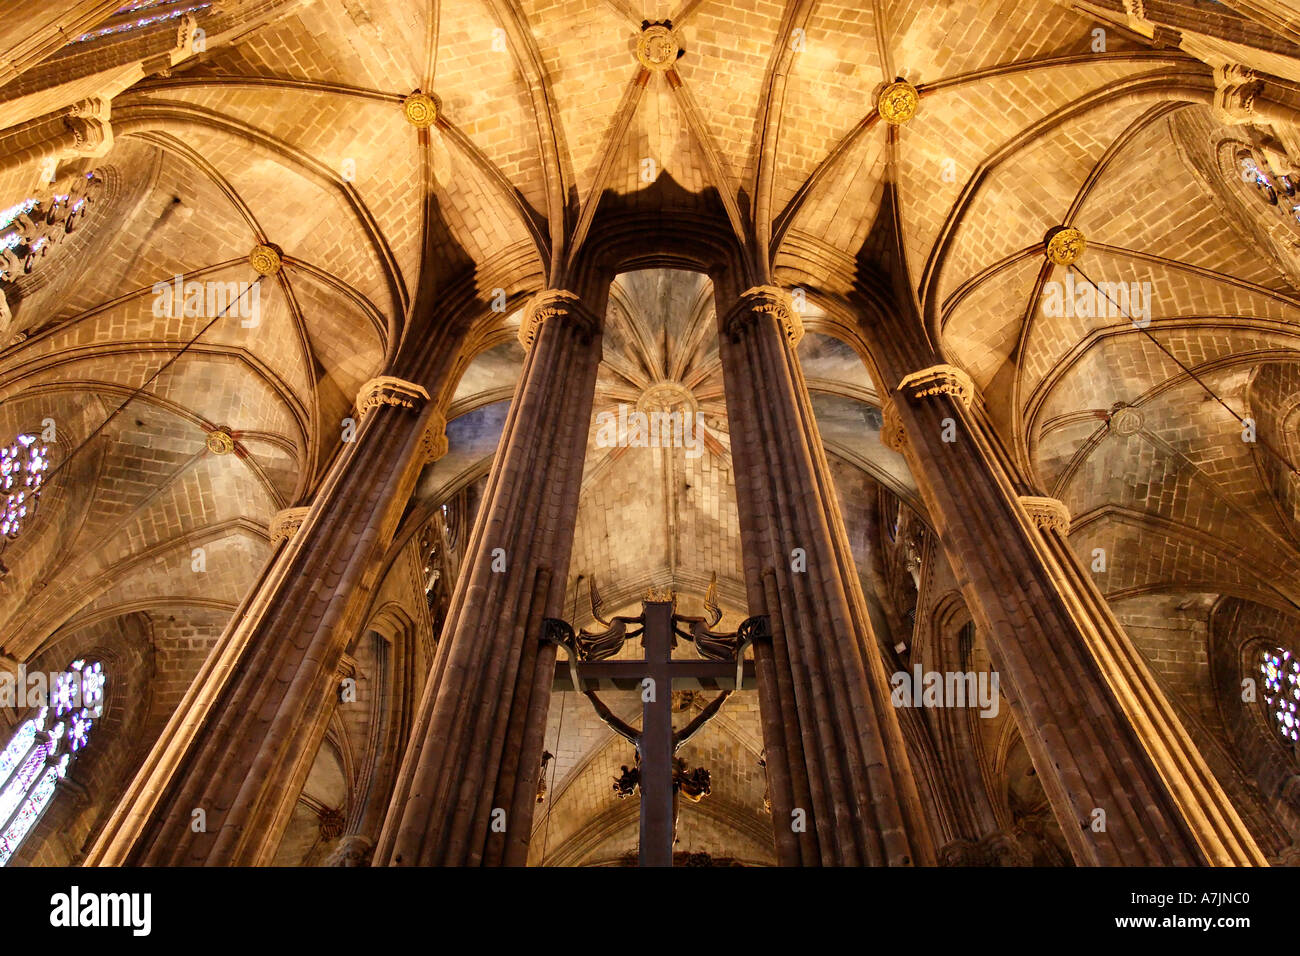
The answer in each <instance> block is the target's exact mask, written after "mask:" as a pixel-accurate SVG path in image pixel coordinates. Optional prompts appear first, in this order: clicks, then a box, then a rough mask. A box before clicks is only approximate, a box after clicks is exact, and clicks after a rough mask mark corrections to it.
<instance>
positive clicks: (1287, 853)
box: [1270, 843, 1300, 866]
mask: <svg viewBox="0 0 1300 956" xmlns="http://www.w3.org/2000/svg"><path fill="white" fill-rule="evenodd" d="M1270 865H1272V866H1300V843H1292V844H1291V845H1290V846H1288V847H1284V848H1283V849H1282V852H1280V853H1279V854H1278V855H1277V856H1276V857H1275V858H1274V859H1273V861H1272V863H1271V864H1270Z"/></svg>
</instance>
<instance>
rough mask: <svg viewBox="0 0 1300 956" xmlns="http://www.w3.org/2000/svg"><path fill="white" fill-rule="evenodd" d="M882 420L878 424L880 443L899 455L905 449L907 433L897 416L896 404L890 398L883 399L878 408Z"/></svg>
mask: <svg viewBox="0 0 1300 956" xmlns="http://www.w3.org/2000/svg"><path fill="white" fill-rule="evenodd" d="M880 415H881V418H882V422H881V425H880V443H881V444H882V445H884V446H885V447H886V448H888V449H890V450H891V451H896V452H898V453H899V454H900V455H901V454H903V452H904V451H906V449H907V433H906V432H905V431H903V423H902V422H901V421H899V418H898V406H897V405H895V404H894V403H893V402H892V401H891V400H890V399H888V398H887V399H885V401H884V403H883V404H882V405H881V408H880Z"/></svg>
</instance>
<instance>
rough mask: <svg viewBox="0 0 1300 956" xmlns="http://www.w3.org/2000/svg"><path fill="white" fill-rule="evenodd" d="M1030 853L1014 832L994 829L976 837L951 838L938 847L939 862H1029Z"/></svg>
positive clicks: (1011, 864)
mask: <svg viewBox="0 0 1300 956" xmlns="http://www.w3.org/2000/svg"><path fill="white" fill-rule="evenodd" d="M1032 864H1033V856H1032V854H1031V853H1030V852H1029V851H1028V850H1027V849H1026V848H1025V847H1024V846H1023V845H1022V844H1021V842H1020V841H1019V840H1018V839H1017V838H1016V835H1015V834H1014V833H1008V832H1006V831H1004V830H997V831H994V832H993V833H990V834H988V835H987V836H985V837H982V838H981V839H979V840H953V841H952V842H951V843H948V844H947V845H945V846H943V847H942V848H940V850H939V865H940V866H1031V865H1032Z"/></svg>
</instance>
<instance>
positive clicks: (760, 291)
mask: <svg viewBox="0 0 1300 956" xmlns="http://www.w3.org/2000/svg"><path fill="white" fill-rule="evenodd" d="M760 315H770V316H772V317H773V318H775V319H776V322H777V325H779V326H780V327H781V330H782V331H783V332H784V333H785V337H786V339H787V340H788V341H789V343H790V347H791V348H794V347H795V346H796V345H798V344H799V340H800V339H801V338H803V320H802V319H801V318H799V313H798V312H796V311H795V308H794V302H793V300H792V299H791V298H790V293H788V292H786V291H785V290H784V289H782V288H779V287H778V286H774V285H756V286H754V287H753V288H751V289H746V290H745V291H744V292H742V293H741V294H740V298H739V299H738V300H737V301H736V304H735V305H734V306H733V307H732V309H731V311H730V312H729V313H728V314H727V319H726V324H725V328H726V331H727V335H728V336H730V337H731V338H732V339H733V340H734V339H738V338H739V337H740V335H741V333H742V332H744V331H745V330H746V329H747V328H749V327H751V326H752V325H753V324H754V322H755V320H756V319H757V317H758V316H760Z"/></svg>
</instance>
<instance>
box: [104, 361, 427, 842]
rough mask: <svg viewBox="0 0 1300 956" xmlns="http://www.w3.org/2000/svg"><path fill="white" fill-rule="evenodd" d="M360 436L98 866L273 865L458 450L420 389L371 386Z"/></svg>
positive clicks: (161, 751)
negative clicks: (424, 486) (353, 652)
mask: <svg viewBox="0 0 1300 956" xmlns="http://www.w3.org/2000/svg"><path fill="white" fill-rule="evenodd" d="M357 407H358V411H359V414H360V417H361V422H360V427H359V428H358V430H357V432H356V436H355V441H354V442H353V443H351V444H350V445H348V446H346V447H345V450H344V452H343V454H342V455H340V458H339V461H338V462H337V463H336V464H335V466H334V467H333V468H332V470H331V472H330V474H329V476H328V477H327V478H326V480H325V482H324V484H323V485H322V487H321V488H320V490H319V492H318V493H317V495H316V499H315V501H314V502H313V504H312V506H311V508H310V509H309V510H307V511H306V513H305V515H304V513H303V512H302V511H301V510H300V509H290V510H289V511H288V512H282V513H281V514H280V515H278V516H277V518H276V520H275V522H273V524H274V527H273V529H272V537H273V539H274V544H275V546H276V547H277V549H278V550H277V551H276V552H275V554H274V558H273V560H272V561H271V562H269V563H268V565H267V567H266V569H265V570H264V571H263V574H262V578H261V580H260V582H259V583H258V586H257V587H256V588H255V589H254V590H253V592H252V593H251V594H250V595H249V597H248V598H247V599H246V600H245V601H244V603H243V604H242V605H241V606H240V607H239V609H238V610H237V611H236V612H235V614H234V615H233V617H232V619H231V624H230V626H229V628H228V629H227V631H226V633H225V634H224V635H223V637H222V640H221V642H220V644H219V645H218V647H217V648H216V649H215V650H214V652H213V654H211V655H210V656H209V658H208V660H207V661H206V662H205V663H204V665H203V668H202V669H201V671H200V673H199V675H198V676H197V677H196V679H195V681H194V684H193V685H192V687H191V689H190V691H189V692H188V693H187V694H186V696H185V699H184V700H183V701H182V703H181V705H180V707H179V708H178V709H177V711H176V713H175V714H174V715H173V717H172V719H171V721H170V722H169V724H168V726H167V728H166V729H165V730H164V732H163V734H162V737H161V739H160V742H159V744H158V745H157V746H156V747H155V748H154V750H153V752H152V753H151V754H150V755H149V756H148V758H146V760H145V763H144V765H143V767H142V768H141V769H140V771H139V772H138V774H137V775H136V777H135V779H134V781H133V782H132V783H131V785H130V787H129V788H128V790H127V793H126V794H125V796H124V798H123V799H122V801H121V802H120V803H119V805H118V807H117V809H116V810H115V811H114V813H113V816H112V817H111V818H110V820H109V822H108V824H107V826H106V827H105V828H104V830H103V832H102V833H101V835H100V837H99V839H98V841H97V842H96V844H95V846H94V848H93V849H92V850H91V853H90V854H89V856H88V858H87V863H88V864H90V865H110V866H111V865H122V864H149V865H201V864H206V865H265V864H268V863H270V862H271V858H272V857H273V855H274V853H275V850H276V847H277V846H278V844H279V841H280V837H281V835H282V833H283V832H284V827H285V826H286V825H287V823H288V820H289V815H290V813H291V812H292V810H293V805H294V803H295V802H296V800H297V798H298V794H299V792H300V791H301V789H302V786H303V783H304V782H305V780H306V776H307V773H308V771H309V770H310V767H311V762H312V760H313V758H314V757H315V754H316V751H317V748H318V747H319V746H320V741H321V739H322V737H323V735H324V732H325V725H326V723H327V722H328V720H329V717H330V714H331V713H332V712H333V708H334V705H335V702H336V699H337V698H336V695H337V691H338V682H337V677H336V669H337V667H338V664H339V661H340V659H341V658H342V655H343V653H344V650H345V648H346V646H347V643H348V641H349V640H350V638H351V637H352V635H353V634H354V633H355V631H356V629H357V628H358V627H359V626H360V624H361V621H360V617H361V614H362V613H363V611H364V607H365V601H366V597H367V594H368V592H369V590H370V589H371V588H373V587H374V585H375V583H376V581H375V578H376V577H377V576H378V574H379V571H380V570H381V564H382V560H381V559H382V556H383V553H384V549H385V548H386V547H387V546H388V544H389V542H390V541H391V540H392V536H393V534H394V533H395V531H396V528H397V524H398V521H399V519H400V517H401V514H402V511H403V509H404V508H405V506H406V503H407V500H408V498H409V497H410V494H411V492H412V490H413V489H414V486H415V482H416V479H417V477H418V476H419V473H420V470H421V469H422V468H423V467H424V465H425V464H427V463H428V462H429V460H430V456H431V453H437V452H439V451H440V450H442V449H445V447H446V446H445V438H444V437H443V436H442V428H443V419H442V417H441V416H440V415H439V414H438V413H437V411H436V410H435V408H434V407H433V404H432V403H431V402H430V401H429V396H428V393H427V392H426V391H425V389H424V388H423V387H421V386H420V385H417V384H414V383H411V382H407V381H403V380H401V379H398V378H392V377H381V378H377V379H372V380H371V381H370V382H368V383H367V384H366V385H365V386H363V387H362V389H361V392H360V394H359V396H358V399H357Z"/></svg>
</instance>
